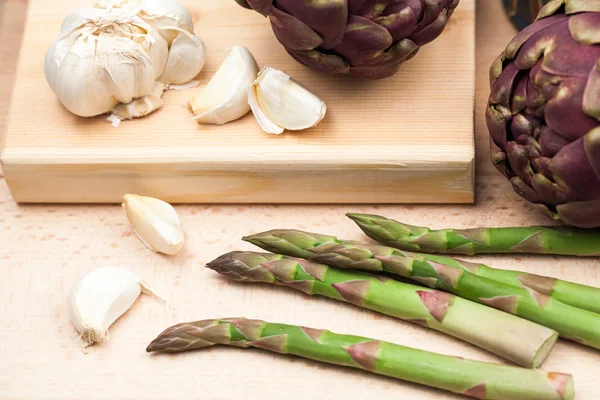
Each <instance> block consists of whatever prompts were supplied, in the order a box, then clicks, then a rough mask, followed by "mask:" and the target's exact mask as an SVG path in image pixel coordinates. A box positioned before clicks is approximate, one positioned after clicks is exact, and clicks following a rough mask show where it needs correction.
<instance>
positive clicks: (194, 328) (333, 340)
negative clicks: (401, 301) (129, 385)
mask: <svg viewBox="0 0 600 400" xmlns="http://www.w3.org/2000/svg"><path fill="white" fill-rule="evenodd" d="M217 344H221V345H229V346H236V347H241V348H250V347H254V348H259V349H263V350H268V351H272V352H275V353H280V354H291V355H296V356H300V357H304V358H308V359H311V360H315V361H321V362H326V363H330V364H336V365H341V366H345V367H351V368H358V369H362V370H365V371H369V372H373V373H375V374H380V375H385V376H390V377H393V378H398V379H403V380H406V381H409V382H414V383H420V384H422V385H427V386H432V387H435V388H439V389H444V390H448V391H450V392H455V393H459V394H463V395H465V396H470V397H475V398H478V399H495V400H571V399H573V398H574V397H575V391H574V388H573V377H572V376H571V375H568V374H563V373H556V372H543V371H539V370H532V369H524V368H517V367H509V366H505V365H497V364H489V363H484V362H479V361H472V360H465V359H463V358H457V357H452V356H445V355H441V354H436V353H430V352H427V351H423V350H417V349H413V348H410V347H404V346H400V345H397V344H393V343H388V342H383V341H380V340H373V339H368V338H364V337H359V336H350V335H340V334H336V333H333V332H330V331H327V330H320V329H312V328H305V327H299V326H292V325H284V324H276V323H269V322H264V321H257V320H248V319H243V318H224V319H216V320H208V321H197V322H189V323H183V324H178V325H175V326H173V327H171V328H169V329H167V330H165V331H164V332H163V333H161V334H160V335H159V336H158V337H157V338H156V339H155V340H154V341H153V342H152V343H150V345H149V346H148V348H147V351H148V352H170V353H176V352H182V351H187V350H195V349H201V348H206V347H211V346H214V345H217Z"/></svg>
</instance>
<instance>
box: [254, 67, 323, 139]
mask: <svg viewBox="0 0 600 400" xmlns="http://www.w3.org/2000/svg"><path fill="white" fill-rule="evenodd" d="M248 103H249V104H250V107H251V109H252V112H253V113H254V116H255V117H256V120H257V121H258V123H259V125H260V126H261V128H262V129H263V130H264V131H265V132H267V133H273V134H280V133H283V132H284V131H285V130H292V131H300V130H304V129H309V128H312V127H314V126H317V125H318V124H319V123H320V122H321V121H322V120H323V118H325V116H326V114H327V106H326V104H325V102H324V101H323V100H321V99H320V98H319V97H317V96H316V95H315V94H314V93H312V92H311V91H310V90H308V89H307V88H305V87H304V86H302V85H300V84H299V83H298V82H296V81H295V80H293V79H292V78H290V77H289V76H288V75H287V74H285V73H284V72H282V71H279V70H276V69H273V68H271V67H266V68H264V69H263V70H262V71H261V72H260V73H259V74H258V78H257V79H256V81H255V82H254V84H253V85H252V87H251V88H250V90H249V91H248Z"/></svg>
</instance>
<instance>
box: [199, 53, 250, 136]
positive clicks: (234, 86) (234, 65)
mask: <svg viewBox="0 0 600 400" xmlns="http://www.w3.org/2000/svg"><path fill="white" fill-rule="evenodd" d="M257 75H258V64H257V63H256V60H255V59H254V56H253V55H252V54H251V53H250V51H249V50H248V49H247V48H245V47H242V46H233V47H232V48H231V52H230V53H229V55H228V56H227V58H226V59H225V61H223V63H222V64H221V66H220V67H219V69H218V70H217V72H216V74H215V75H214V76H213V77H212V78H211V80H210V81H209V82H208V84H207V85H206V86H205V87H204V88H203V89H202V91H201V92H200V94H199V95H198V96H196V97H195V98H194V99H193V100H192V101H190V104H189V105H190V109H191V110H192V112H193V113H194V115H196V118H195V119H196V120H197V121H198V122H199V123H201V124H214V125H223V124H227V123H229V122H232V121H235V120H237V119H240V118H242V117H243V116H244V115H246V114H248V113H249V112H250V105H249V104H248V90H249V89H250V87H251V86H252V83H253V82H254V81H255V80H256V77H257Z"/></svg>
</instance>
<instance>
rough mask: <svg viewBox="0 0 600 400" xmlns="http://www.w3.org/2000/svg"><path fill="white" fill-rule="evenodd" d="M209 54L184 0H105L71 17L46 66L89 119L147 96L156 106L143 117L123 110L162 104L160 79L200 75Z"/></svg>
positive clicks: (70, 103) (65, 99) (63, 96)
mask: <svg viewBox="0 0 600 400" xmlns="http://www.w3.org/2000/svg"><path fill="white" fill-rule="evenodd" d="M205 57H206V49H205V46H204V43H203V42H202V40H201V39H200V38H199V37H197V36H196V35H195V34H194V25H193V22H192V17H191V15H190V13H189V12H188V11H187V10H185V8H184V7H183V6H182V5H181V4H179V3H178V2H177V1H176V0H99V1H97V2H96V3H95V4H94V6H90V7H82V8H79V9H76V10H73V11H72V12H70V13H69V14H68V15H67V16H66V17H65V19H64V21H63V24H62V27H61V33H60V36H59V38H58V39H57V40H56V41H55V42H54V44H53V45H52V46H51V47H50V49H49V50H48V52H47V53H46V59H45V65H44V70H45V74H46V79H47V81H48V84H49V85H50V87H51V88H52V90H53V91H54V92H55V93H56V95H57V96H58V97H59V99H60V101H61V102H62V103H63V105H64V106H65V107H66V108H67V109H68V110H69V111H70V112H72V113H73V114H76V115H79V116H82V117H93V116H97V115H101V114H105V113H109V112H112V111H114V110H115V108H117V107H118V106H119V105H127V104H129V103H131V102H134V101H137V103H138V104H139V100H140V99H142V101H144V102H145V103H146V104H149V105H151V106H150V107H146V109H147V111H145V112H144V113H143V115H124V116H120V117H121V118H122V119H128V118H134V117H138V116H144V115H147V114H149V113H151V112H153V111H155V110H156V109H157V108H159V107H160V106H162V101H156V99H155V97H156V88H157V87H158V86H157V85H156V84H157V82H160V83H162V84H164V85H168V84H171V83H173V84H182V83H185V82H187V81H189V80H191V79H193V78H194V77H195V76H196V75H198V74H199V73H200V71H201V70H202V68H203V67H204V61H205ZM165 87H166V86H165ZM160 95H162V93H160ZM146 96H152V99H150V100H151V101H146V100H145V98H146ZM122 108H123V107H121V109H122Z"/></svg>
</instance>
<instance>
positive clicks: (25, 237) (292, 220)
mask: <svg viewBox="0 0 600 400" xmlns="http://www.w3.org/2000/svg"><path fill="white" fill-rule="evenodd" d="M6 1H7V2H8V1H10V0H6ZM12 1H14V0H12ZM10 18H18V15H11V17H10ZM477 25H478V38H477V66H478V68H477V84H478V88H477V107H476V109H477V119H476V120H477V124H476V131H477V144H478V148H477V171H478V174H477V204H476V206H470V205H454V206H452V205H444V206H442V205H440V206H433V205H427V206H409V205H401V206H400V205H398V206H356V207H350V206H340V205H336V206H334V205H328V206H289V205H279V206H276V205H273V206H259V205H253V206H237V205H215V206H208V205H195V206H193V205H189V206H178V207H177V210H178V211H179V213H180V215H181V217H182V219H183V221H184V223H185V230H186V233H187V245H186V248H185V249H184V252H183V253H182V254H180V255H179V256H177V257H175V258H165V257H161V256H158V255H155V254H153V253H151V252H149V251H148V250H147V249H146V248H144V247H143V246H142V245H141V244H140V243H139V241H138V240H137V239H136V238H135V236H134V235H133V234H132V232H131V230H130V228H129V226H128V223H127V220H126V217H125V215H124V214H123V211H122V210H121V209H120V207H118V206H108V205H107V206H90V205H88V206H85V205H77V206H67V205H61V206H58V205H57V206H49V205H17V204H16V203H15V202H14V201H13V200H12V198H11V196H10V194H9V192H8V188H7V186H6V184H5V182H4V181H2V179H0V399H2V400H29V399H35V400H42V399H43V400H50V399H61V400H71V399H73V400H75V399H82V398H87V399H98V400H105V399H123V400H128V399H136V400H138V399H140V400H141V399H143V400H155V399H156V400H172V399H181V398H185V399H199V400H234V399H239V398H245V399H269V398H280V397H281V396H282V394H283V395H284V396H285V398H286V400H288V399H289V400H306V399H311V400H330V399H345V400H364V399H369V398H373V399H381V400H397V399H407V400H432V399H435V400H459V399H463V397H459V396H454V395H451V394H447V393H445V392H441V391H436V390H430V389H427V388H424V387H422V386H417V385H412V384H407V383H404V382H401V381H395V380H392V379H386V378H382V377H378V376H374V375H370V374H367V373H363V372H359V371H352V370H346V369H342V368H337V367H333V366H327V365H323V364H318V363H315V362H310V361H303V360H300V359H293V358H292V359H290V358H286V357H283V356H278V355H274V354H269V353H266V352H262V351H258V350H256V351H254V350H252V351H244V350H238V349H228V348H214V349H211V350H207V351H204V352H194V353H190V354H185V355H180V356H158V357H153V356H148V355H147V354H146V353H145V352H144V349H145V347H146V345H147V344H148V342H149V341H150V340H151V339H153V338H154V337H155V335H156V334H158V333H159V332H160V331H161V330H162V329H163V328H166V327H167V326H168V325H170V324H171V323H172V321H171V320H170V319H169V318H168V317H167V316H165V314H164V310H163V308H162V305H161V304H159V303H158V302H155V301H154V300H152V299H149V298H147V297H142V298H141V299H140V301H138V302H137V303H136V305H135V306H134V307H135V308H133V309H132V310H131V311H130V312H129V313H127V314H126V315H125V316H124V317H123V318H122V319H120V320H119V321H118V322H117V323H116V324H115V326H114V329H112V330H111V341H110V343H107V344H106V345H103V346H99V347H95V348H92V349H90V354H88V355H87V356H86V355H83V354H82V353H81V352H80V351H79V344H78V342H77V340H76V336H77V335H76V333H75V332H74V329H73V328H72V327H71V325H70V323H69V320H68V311H67V303H66V298H67V293H68V291H69V289H70V288H71V285H72V284H73V283H74V282H75V281H76V280H77V279H78V278H79V277H80V276H81V275H82V274H83V273H85V272H86V271H89V270H91V269H94V268H97V267H102V266H108V265H123V266H128V267H130V268H132V269H133V270H135V271H136V272H137V273H138V274H139V275H140V276H141V277H143V278H145V279H146V280H148V282H149V283H150V284H152V285H153V286H155V288H156V290H157V291H158V292H160V293H161V294H163V295H165V296H166V297H168V298H169V299H170V300H171V302H172V304H173V307H174V308H175V314H176V318H177V320H191V319H203V318H214V317H224V316H244V317H249V318H253V317H254V318H262V319H267V320H272V321H281V322H287V323H293V324H303V325H308V326H313V327H315V328H328V329H331V330H334V331H337V332H342V333H344V332H345V333H354V334H357V335H364V336H371V337H375V338H379V339H384V340H389V341H392V342H396V343H400V344H405V345H409V346H414V347H417V348H421V349H426V350H430V351H437V352H440V353H445V354H455V355H459V356H462V357H469V358H475V359H479V360H486V361H493V362H502V360H500V359H498V358H496V357H494V356H492V355H490V354H489V353H486V352H483V351H481V350H479V349H476V348H475V347H472V346H469V345H466V344H464V343H461V342H459V341H457V340H454V339H452V338H449V337H447V336H445V335H442V334H438V333H435V332H432V331H430V330H427V329H424V328H421V327H418V326H416V325H411V324H408V323H404V322H402V321H399V320H395V319H391V318H387V317H382V316H380V315H378V314H376V313H373V312H367V311H363V310H361V309H358V308H355V307H353V306H350V305H344V304H340V303H337V302H333V301H329V300H325V299H318V298H309V297H305V296H303V295H302V294H300V293H295V292H292V291H288V290H285V289H278V288H274V287H271V286H268V285H264V286H261V285H257V286H244V285H242V284H235V283H231V282H228V281H226V280H223V279H220V278H219V277H218V276H216V275H215V274H214V273H213V272H212V271H208V270H206V269H205V268H203V265H204V264H205V263H206V262H208V261H211V260H212V259H214V258H215V257H217V256H218V255H220V254H222V253H224V252H227V251H231V250H234V249H240V250H244V249H252V247H250V246H249V245H248V244H245V243H243V242H241V241H240V240H239V238H240V237H241V236H242V235H244V234H247V233H254V232H258V231H262V230H265V229H270V228H279V227H295V228H299V229H305V230H313V231H319V232H324V233H327V232H329V233H332V234H336V235H338V236H340V237H346V238H349V239H363V238H364V237H363V236H362V235H361V234H360V232H359V231H358V229H356V228H355V227H354V225H353V224H352V223H351V222H350V221H348V220H346V219H345V218H344V217H343V214H344V213H346V212H351V211H356V212H375V213H379V214H384V215H388V216H390V217H393V218H397V219H399V220H402V221H406V222H407V223H414V224H417V225H429V226H432V227H435V228H443V227H450V226H452V227H476V226H481V225H490V226H511V225H519V224H545V223H547V222H548V221H547V220H546V219H545V218H543V217H542V216H540V215H539V214H538V212H537V211H536V210H534V209H533V208H532V207H531V206H529V205H528V204H527V203H525V202H524V201H523V200H522V199H520V198H518V197H517V196H516V195H515V194H514V193H513V192H512V189H511V188H510V184H509V183H508V182H506V180H505V179H504V178H503V177H502V176H500V175H499V174H498V173H497V172H496V171H495V170H494V168H493V167H492V166H491V163H490V161H489V152H488V147H487V143H488V135H487V130H486V128H485V123H484V118H483V115H484V111H485V104H486V102H487V96H488V94H489V88H488V87H487V85H488V82H487V69H488V66H489V65H490V64H491V62H492V61H493V60H494V59H495V58H496V56H497V55H498V54H499V53H500V51H501V50H502V47H503V46H504V45H505V44H506V43H508V41H509V40H510V39H511V37H512V36H513V35H514V34H515V31H514V30H513V29H512V28H511V26H510V24H509V23H508V22H507V20H506V19H505V18H504V16H503V14H502V9H501V7H500V1H495V0H480V1H479V2H478V10H477ZM0 40H2V38H1V37H0ZM0 79H3V78H0ZM2 83H4V82H2ZM1 94H2V95H3V93H1ZM0 111H1V110H0ZM0 115H1V114H0ZM0 123H2V121H1V118H0ZM476 259H477V260H480V261H485V262H489V263H490V264H491V265H493V266H494V267H498V268H507V269H520V270H525V271H528V272H534V273H538V274H546V275H551V276H556V277H560V278H562V279H568V280H572V281H576V282H580V283H585V284H588V285H596V286H600V274H599V270H598V259H573V258H567V257H541V256H490V257H477V258H476ZM515 340H518V338H515ZM599 354H600V353H598V351H595V350H591V349H587V348H585V347H582V346H579V345H576V344H573V343H570V342H567V341H564V340H560V341H559V342H558V344H557V346H556V347H555V349H554V351H553V353H552V354H551V356H550V358H549V359H548V360H547V361H546V363H544V365H543V368H544V369H545V370H547V371H561V372H570V373H572V374H574V376H575V386H576V391H577V399H578V400H597V399H599V398H600V386H599V385H598V383H597V375H598V374H597V368H598V362H599V361H598V358H599Z"/></svg>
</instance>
